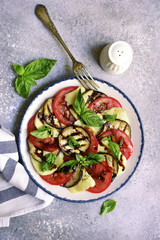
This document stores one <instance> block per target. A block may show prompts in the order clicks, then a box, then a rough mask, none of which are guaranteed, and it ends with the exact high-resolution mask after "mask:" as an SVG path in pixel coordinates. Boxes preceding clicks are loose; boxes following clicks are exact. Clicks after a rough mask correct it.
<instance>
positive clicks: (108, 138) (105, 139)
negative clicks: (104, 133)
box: [102, 133, 116, 141]
mask: <svg viewBox="0 0 160 240" xmlns="http://www.w3.org/2000/svg"><path fill="white" fill-rule="evenodd" d="M115 135H116V134H115V133H114V134H113V135H111V136H108V137H104V138H103V139H102V141H112V137H113V136H115Z"/></svg>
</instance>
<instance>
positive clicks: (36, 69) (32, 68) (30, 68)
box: [24, 58, 56, 80]
mask: <svg viewBox="0 0 160 240" xmlns="http://www.w3.org/2000/svg"><path fill="white" fill-rule="evenodd" d="M55 63H56V60H52V59H47V58H44V59H40V60H36V61H33V62H31V63H29V64H28V65H27V66H26V67H25V72H24V77H25V78H26V79H27V78H29V79H33V80H39V79H41V78H44V77H45V76H46V75H47V74H48V73H49V72H50V71H51V69H52V67H53V66H54V65H55Z"/></svg>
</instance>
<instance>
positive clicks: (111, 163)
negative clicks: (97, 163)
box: [104, 154, 119, 177]
mask: <svg viewBox="0 0 160 240" xmlns="http://www.w3.org/2000/svg"><path fill="white" fill-rule="evenodd" d="M104 155H105V157H106V159H105V160H106V162H107V164H108V166H109V167H110V168H111V170H112V173H113V177H116V176H117V174H118V170H119V166H118V163H117V161H116V160H115V159H114V157H113V156H112V155H110V154H104Z"/></svg>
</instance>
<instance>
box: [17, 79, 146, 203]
mask: <svg viewBox="0 0 160 240" xmlns="http://www.w3.org/2000/svg"><path fill="white" fill-rule="evenodd" d="M96 81H97V83H98V85H99V86H100V89H99V91H101V92H104V93H106V94H107V95H108V96H111V97H113V98H116V99H117V100H118V101H119V102H120V103H121V105H122V107H123V108H124V109H125V110H126V111H127V114H128V117H129V119H130V126H131V131H132V138H131V140H132V142H133V146H134V148H133V153H132V156H131V157H130V158H129V160H128V161H127V165H126V169H125V171H124V172H123V174H121V175H119V176H118V177H116V178H115V180H114V181H113V182H112V183H111V185H110V186H109V188H108V189H106V191H104V192H102V193H99V194H94V193H89V192H87V191H84V192H81V193H78V194H71V193H70V192H69V191H68V190H67V189H66V188H63V187H60V186H53V185H50V184H48V183H47V182H45V181H44V180H42V179H41V178H40V176H39V175H38V174H37V173H36V171H35V170H34V168H33V166H32V163H31V161H30V157H29V153H28V147H27V123H28V121H29V119H30V118H31V117H32V116H33V115H34V114H35V112H36V111H37V110H38V109H39V108H40V106H41V104H42V103H43V102H44V101H45V100H46V99H48V98H50V97H52V96H54V95H55V94H56V93H57V92H58V91H59V90H60V89H62V88H64V87H67V86H80V83H79V82H78V81H77V80H76V79H74V78H70V79H65V80H62V81H59V82H56V83H54V84H53V85H51V86H49V87H48V88H46V89H44V90H43V91H42V92H40V93H39V94H38V95H37V96H36V97H35V99H34V100H33V101H32V102H31V104H30V105H29V107H28V108H27V110H26V112H25V114H24V117H23V119H22V122H21V126H20V131H19V141H18V142H19V144H18V145H19V152H20V155H21V158H22V161H23V164H24V167H25V169H26V171H27V172H28V174H29V176H30V177H31V179H32V180H33V181H34V182H35V183H36V184H37V185H38V186H39V187H40V188H42V189H43V190H44V191H46V192H48V193H49V194H51V195H53V196H55V197H58V198H60V199H63V200H67V201H76V202H85V201H95V200H98V199H101V198H103V197H107V196H109V195H111V194H112V193H114V192H115V191H117V190H119V189H120V188H121V187H123V186H124V185H125V184H126V183H127V181H128V180H129V178H130V177H131V176H132V174H133V173H134V171H135V170H136V168H137V166H138V163H139V161H140V158H141V155H142V150H143V144H144V140H143V129H142V123H141V120H140V117H139V114H138V112H137V110H136V108H135V106H134V105H133V104H132V102H131V101H130V100H129V99H128V97H127V96H126V95H125V94H124V93H123V92H122V91H121V90H119V89H118V88H116V87H115V86H113V85H111V84H110V83H107V82H105V81H102V80H98V79H96Z"/></svg>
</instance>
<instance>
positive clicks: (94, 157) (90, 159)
mask: <svg viewBox="0 0 160 240" xmlns="http://www.w3.org/2000/svg"><path fill="white" fill-rule="evenodd" d="M104 160H105V156H104V155H103V154H99V153H88V154H87V155H86V161H85V162H84V164H83V166H84V167H90V166H92V165H93V164H96V163H100V162H103V161H104Z"/></svg>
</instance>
